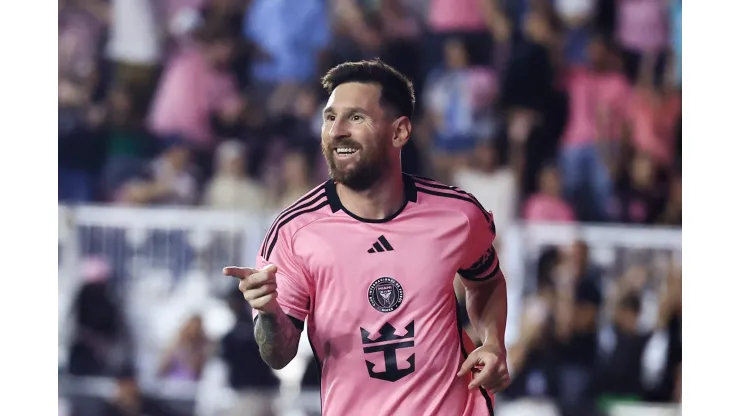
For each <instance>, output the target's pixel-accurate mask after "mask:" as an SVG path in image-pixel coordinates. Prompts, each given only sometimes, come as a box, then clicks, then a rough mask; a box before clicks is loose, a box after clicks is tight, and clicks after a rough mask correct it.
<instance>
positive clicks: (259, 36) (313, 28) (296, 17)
mask: <svg viewBox="0 0 740 416" xmlns="http://www.w3.org/2000/svg"><path fill="white" fill-rule="evenodd" d="M250 3H251V4H250V6H249V8H248V10H247V12H246V15H245V18H244V24H243V29H242V30H243V35H244V37H245V38H246V39H248V40H249V41H251V42H253V43H254V44H255V45H256V46H257V47H258V48H259V49H258V50H259V51H260V53H261V56H260V57H259V58H258V59H255V60H253V62H252V63H251V66H250V81H251V87H252V88H250V90H251V92H252V94H253V96H254V98H256V99H258V100H260V101H262V102H266V103H267V105H268V107H269V108H270V109H271V110H273V111H282V110H284V109H285V108H287V106H288V104H289V103H290V102H291V101H292V99H293V96H294V95H295V92H296V90H297V88H299V86H300V85H301V84H302V83H305V82H310V81H312V80H316V79H318V76H319V75H318V71H319V58H320V56H321V54H322V52H324V50H325V49H326V48H327V47H328V46H329V42H330V28H329V22H328V20H327V10H326V4H327V2H324V1H320V0H253V1H251V2H250ZM276 27H280V28H282V30H279V31H278V30H275V28H276Z"/></svg>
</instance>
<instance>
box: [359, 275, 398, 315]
mask: <svg viewBox="0 0 740 416" xmlns="http://www.w3.org/2000/svg"><path fill="white" fill-rule="evenodd" d="M367 300H368V301H370V305H371V306H372V307H373V308H375V310H377V311H379V312H383V313H388V312H393V311H395V310H396V309H398V307H399V306H401V302H403V288H402V287H401V284H400V283H398V282H397V281H396V280H395V279H393V278H392V277H381V278H380V279H377V280H375V281H374V282H373V283H372V284H371V285H370V288H369V289H368V290H367Z"/></svg>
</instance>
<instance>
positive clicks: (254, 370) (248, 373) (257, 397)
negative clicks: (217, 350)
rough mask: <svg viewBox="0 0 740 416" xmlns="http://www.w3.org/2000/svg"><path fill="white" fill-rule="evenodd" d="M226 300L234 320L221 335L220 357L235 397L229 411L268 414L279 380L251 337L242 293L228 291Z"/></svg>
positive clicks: (251, 331) (248, 316)
mask: <svg viewBox="0 0 740 416" xmlns="http://www.w3.org/2000/svg"><path fill="white" fill-rule="evenodd" d="M227 302H228V305H229V309H230V310H231V312H232V313H234V316H235V317H236V323H235V324H234V327H233V328H231V330H230V331H229V332H228V333H227V334H226V335H225V336H224V337H223V338H222V339H221V357H222V358H223V360H224V362H226V366H227V367H228V378H229V385H230V386H231V388H232V389H234V391H236V392H237V397H238V398H237V400H236V401H235V403H234V411H233V412H232V414H233V415H235V416H236V415H250V416H270V415H272V414H273V412H272V402H273V399H274V389H276V388H277V387H278V386H279V384H280V383H279V380H278V379H277V377H276V376H275V374H274V373H273V372H272V370H271V369H270V367H268V366H267V364H265V362H264V361H262V358H261V357H260V352H259V347H258V345H257V342H256V341H255V340H254V321H252V314H251V313H250V311H249V306H248V305H247V304H245V302H244V296H243V295H242V293H241V292H239V291H238V290H237V291H232V292H230V293H229V296H228V299H227ZM245 412H247V413H245Z"/></svg>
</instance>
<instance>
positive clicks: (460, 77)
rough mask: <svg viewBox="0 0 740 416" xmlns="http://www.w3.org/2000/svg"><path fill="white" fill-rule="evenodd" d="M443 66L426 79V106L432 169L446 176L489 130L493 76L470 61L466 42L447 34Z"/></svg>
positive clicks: (461, 161)
mask: <svg viewBox="0 0 740 416" xmlns="http://www.w3.org/2000/svg"><path fill="white" fill-rule="evenodd" d="M444 52H445V55H444V56H445V68H444V69H441V70H439V71H435V72H432V74H431V75H430V79H429V80H428V81H427V84H426V85H427V97H426V99H427V103H426V108H427V110H428V112H429V117H430V119H431V122H432V123H433V125H434V130H435V131H436V134H435V136H434V138H433V140H432V148H431V149H430V150H431V152H432V154H433V159H432V160H433V163H434V170H435V172H437V173H438V175H441V176H445V177H447V176H448V175H449V172H450V171H451V169H452V168H453V167H454V166H456V165H461V164H464V163H466V162H467V159H469V158H470V156H471V154H472V152H473V150H474V149H475V147H476V145H477V143H478V141H479V140H481V139H483V138H487V137H490V136H491V135H492V133H493V131H492V123H493V120H492V114H491V108H490V105H491V102H492V100H493V98H494V93H495V89H494V88H495V78H494V76H493V74H492V73H491V71H490V70H488V69H486V68H485V67H480V66H478V67H476V66H473V65H471V62H470V57H469V56H470V54H469V52H468V46H467V45H466V44H465V43H464V42H463V41H462V40H461V39H455V38H449V39H448V40H447V41H446V42H445V43H444Z"/></svg>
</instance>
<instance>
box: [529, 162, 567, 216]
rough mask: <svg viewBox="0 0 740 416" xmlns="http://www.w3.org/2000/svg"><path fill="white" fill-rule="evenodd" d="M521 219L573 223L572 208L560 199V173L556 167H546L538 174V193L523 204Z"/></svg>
mask: <svg viewBox="0 0 740 416" xmlns="http://www.w3.org/2000/svg"><path fill="white" fill-rule="evenodd" d="M522 218H523V219H525V220H527V221H542V222H573V221H575V219H576V217H575V213H574V212H573V208H572V207H571V206H570V204H568V202H566V201H565V199H563V197H562V191H561V185H560V173H559V172H558V169H557V167H555V166H548V167H545V168H543V169H542V171H541V172H540V186H539V192H537V193H536V194H533V195H531V196H530V197H529V198H528V199H527V201H526V202H525V203H524V210H523V213H522Z"/></svg>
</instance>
